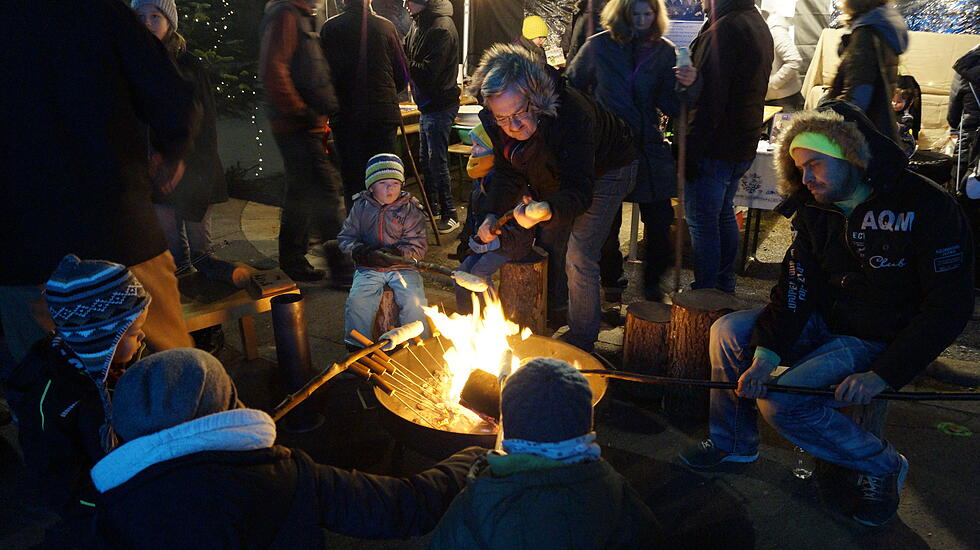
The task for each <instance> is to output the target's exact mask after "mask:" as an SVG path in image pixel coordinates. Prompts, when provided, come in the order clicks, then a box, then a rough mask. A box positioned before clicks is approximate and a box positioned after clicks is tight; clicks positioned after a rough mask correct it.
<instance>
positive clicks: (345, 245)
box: [337, 153, 429, 347]
mask: <svg viewBox="0 0 980 550" xmlns="http://www.w3.org/2000/svg"><path fill="white" fill-rule="evenodd" d="M404 183H405V166H404V165H403V164H402V161H401V159H400V158H398V156H397V155H393V154H389V153H381V154H378V155H374V156H373V157H371V158H370V159H369V160H368V163H367V167H366V168H365V173H364V187H365V190H364V191H361V192H360V193H358V194H356V195H354V204H353V206H351V209H350V213H349V214H348V215H347V219H346V220H344V227H343V228H342V229H341V231H340V234H339V235H337V241H338V243H339V245H340V249H341V250H342V251H343V252H344V253H345V254H349V255H350V256H351V257H352V258H353V260H354V265H355V267H356V269H355V271H354V282H353V284H352V286H351V289H350V294H348V296H347V305H346V306H345V308H344V341H345V342H347V345H348V347H361V345H362V344H361V343H359V342H358V341H357V340H355V339H354V338H352V337H351V335H350V331H351V330H356V331H358V332H360V333H361V334H363V335H365V336H367V337H369V338H370V337H371V328H372V324H373V323H374V316H375V314H376V313H377V311H378V305H379V304H380V303H381V293H382V292H384V288H385V285H387V286H389V287H390V288H391V290H392V291H393V292H394V294H395V303H397V304H398V307H399V308H400V310H401V312H400V313H399V316H398V321H399V323H400V324H402V325H405V324H408V323H411V322H413V321H423V325H426V329H425V332H424V333H423V337H428V335H429V329H428V325H427V324H426V323H424V321H425V314H424V313H423V312H422V307H423V306H425V305H428V302H427V301H426V298H425V288H424V287H423V286H422V276H421V275H420V274H419V272H418V270H417V269H415V267H414V266H413V265H412V264H411V263H409V262H406V261H402V260H399V258H410V259H413V260H421V259H422V258H424V257H425V253H426V251H427V250H428V248H429V242H428V234H427V233H426V228H425V224H426V217H425V213H424V210H423V209H422V204H421V203H419V201H418V200H416V199H415V198H414V197H412V195H411V194H409V193H408V192H406V191H403V190H402V185H403V184H404ZM378 252H382V253H384V254H383V255H382V254H379V253H378Z"/></svg>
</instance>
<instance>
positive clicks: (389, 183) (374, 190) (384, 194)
mask: <svg viewBox="0 0 980 550" xmlns="http://www.w3.org/2000/svg"><path fill="white" fill-rule="evenodd" d="M401 192H402V182H400V181H398V180H396V179H386V180H379V181H376V182H374V183H373V184H371V196H373V197H374V200H376V201H378V202H380V203H381V204H391V203H393V202H395V200H397V199H398V195H400V194H401Z"/></svg>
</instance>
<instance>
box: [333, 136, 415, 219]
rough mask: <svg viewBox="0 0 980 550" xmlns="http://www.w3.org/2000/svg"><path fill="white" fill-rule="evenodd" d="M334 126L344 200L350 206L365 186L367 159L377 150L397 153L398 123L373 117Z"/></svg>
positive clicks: (376, 152)
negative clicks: (378, 120)
mask: <svg viewBox="0 0 980 550" xmlns="http://www.w3.org/2000/svg"><path fill="white" fill-rule="evenodd" d="M331 129H332V130H333V134H334V135H333V137H334V145H336V147H337V153H338V154H339V155H340V174H341V177H342V178H343V181H344V204H345V205H346V206H347V209H348V210H350V207H351V201H352V200H353V197H354V195H356V194H358V193H360V192H361V191H363V190H364V168H365V167H366V166H367V161H368V159H370V158H371V157H373V156H374V155H377V154H378V153H395V138H396V137H397V135H398V126H397V125H395V124H378V123H375V122H370V121H367V122H364V123H360V124H350V123H343V122H341V123H336V124H334V125H333V126H331ZM406 172H407V170H406Z"/></svg>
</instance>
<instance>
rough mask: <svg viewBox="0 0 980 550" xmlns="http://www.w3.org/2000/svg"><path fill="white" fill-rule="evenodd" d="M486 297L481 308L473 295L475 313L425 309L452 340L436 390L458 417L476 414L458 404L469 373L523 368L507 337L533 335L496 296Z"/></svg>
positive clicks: (437, 328) (442, 331)
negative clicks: (513, 319)
mask: <svg viewBox="0 0 980 550" xmlns="http://www.w3.org/2000/svg"><path fill="white" fill-rule="evenodd" d="M483 298H484V299H485V300H486V306H485V307H483V308H482V309H481V308H480V304H479V301H478V299H477V296H476V294H473V311H474V312H475V313H473V314H472V315H459V314H457V313H453V314H452V315H450V316H447V315H446V314H445V313H443V312H441V311H439V309H438V308H436V307H426V308H423V309H424V310H425V314H426V315H427V316H428V317H429V319H431V320H432V324H433V325H434V327H435V329H436V331H438V332H440V333H441V334H442V336H443V337H444V338H445V339H447V340H449V341H450V342H451V343H452V345H451V346H449V347H448V348H447V349H446V350H445V353H444V354H443V356H442V360H443V361H444V363H445V365H446V366H447V368H446V370H445V373H446V374H445V375H444V376H443V377H442V379H441V380H440V381H439V384H438V386H439V387H438V388H437V392H439V393H441V395H440V397H441V399H440V401H441V402H442V403H445V404H447V405H449V406H452V407H454V408H455V409H458V411H457V413H456V416H457V417H458V416H460V414H464V415H468V416H470V417H471V418H475V417H476V415H475V414H474V413H472V412H471V411H469V410H467V409H464V408H462V407H459V406H458V405H457V404H458V403H459V394H460V392H462V391H463V386H464V385H465V384H466V379H467V378H468V377H469V375H470V373H471V372H473V371H474V370H476V369H482V370H485V371H487V372H489V373H491V374H495V375H499V374H501V372H502V371H503V372H504V373H507V374H509V373H510V372H512V371H513V370H516V369H518V368H520V366H521V362H520V359H519V358H517V357H515V356H514V354H513V353H512V352H511V346H510V343H509V342H508V340H509V339H510V338H520V339H521V340H526V339H527V338H528V337H530V336H531V330H530V329H528V328H525V329H524V330H521V329H520V327H519V326H517V324H515V323H513V322H511V321H509V320H507V318H506V317H505V316H504V310H503V308H502V307H501V305H500V302H499V301H498V300H497V299H496V298H494V297H491V296H489V295H488V294H484V295H483ZM460 411H463V412H462V413H460Z"/></svg>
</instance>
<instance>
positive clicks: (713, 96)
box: [685, 0, 774, 292]
mask: <svg viewBox="0 0 980 550" xmlns="http://www.w3.org/2000/svg"><path fill="white" fill-rule="evenodd" d="M702 5H703V6H704V8H705V10H706V11H707V12H708V19H707V21H705V24H704V26H703V27H701V30H700V31H699V32H698V36H697V37H696V38H695V39H694V41H693V42H692V43H691V55H692V58H693V61H694V66H695V67H697V69H698V74H699V75H700V76H699V78H700V79H701V80H702V84H701V85H702V88H701V90H702V91H701V95H700V96H699V97H698V100H697V101H696V102H695V103H694V109H693V110H692V113H691V124H690V132H689V134H688V137H687V159H686V161H687V176H688V181H687V189H686V198H687V200H686V204H685V210H686V212H685V214H686V216H687V224H688V228H689V229H690V232H691V246H692V248H693V249H694V283H692V285H691V287H692V288H696V289H697V288H717V289H719V290H722V291H724V292H734V291H735V254H736V253H737V251H738V224H737V223H736V221H735V209H734V204H733V203H734V200H735V192H736V191H737V190H738V180H739V179H740V178H741V177H742V174H744V173H745V172H746V171H747V170H748V169H749V167H750V166H751V165H752V160H753V159H754V158H755V150H756V148H757V147H758V144H759V137H760V136H761V134H762V112H763V107H764V104H765V100H766V90H768V88H769V73H770V72H771V71H772V61H773V57H774V49H773V43H772V35H771V34H769V27H768V26H766V22H765V20H763V19H762V15H760V14H759V10H757V9H756V7H755V4H754V3H753V2H752V0H702Z"/></svg>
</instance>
